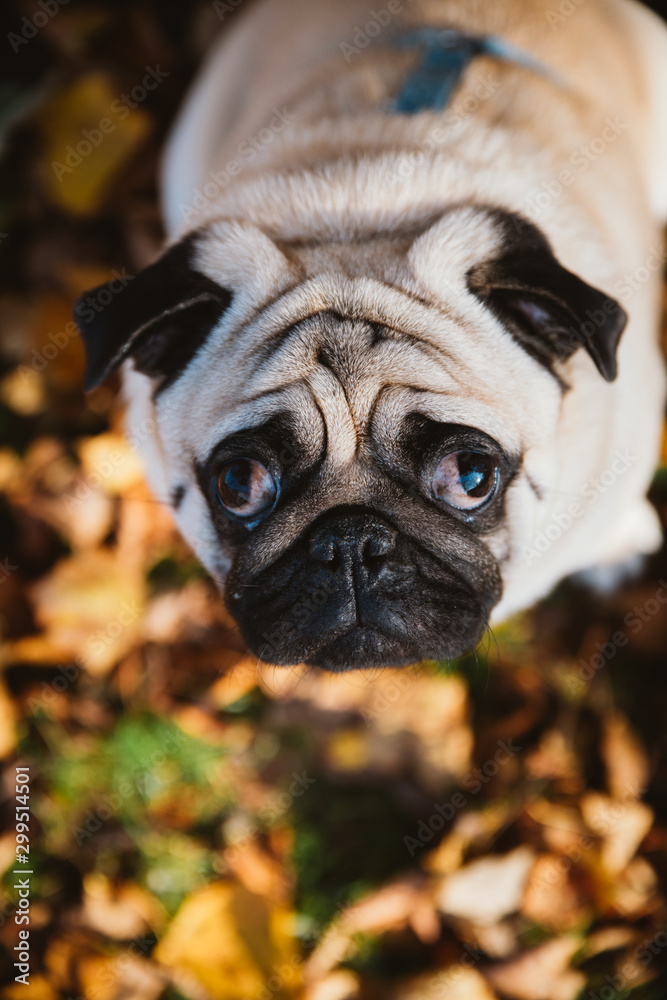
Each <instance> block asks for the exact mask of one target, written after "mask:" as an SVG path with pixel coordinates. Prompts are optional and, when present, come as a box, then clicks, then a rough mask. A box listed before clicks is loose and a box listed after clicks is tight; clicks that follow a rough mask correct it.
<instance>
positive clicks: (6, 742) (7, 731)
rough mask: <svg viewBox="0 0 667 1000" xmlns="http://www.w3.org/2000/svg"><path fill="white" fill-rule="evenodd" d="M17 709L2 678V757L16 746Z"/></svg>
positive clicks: (0, 725)
mask: <svg viewBox="0 0 667 1000" xmlns="http://www.w3.org/2000/svg"><path fill="white" fill-rule="evenodd" d="M16 738H17V732H16V709H15V708H14V704H13V702H12V700H11V698H10V697H9V694H8V693H7V688H6V687H5V684H4V681H1V680H0V757H5V756H7V754H9V753H11V752H12V750H13V749H14V747H15V746H16Z"/></svg>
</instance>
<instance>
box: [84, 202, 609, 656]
mask: <svg viewBox="0 0 667 1000" xmlns="http://www.w3.org/2000/svg"><path fill="white" fill-rule="evenodd" d="M106 291H107V294H106V295H105V297H104V301H106V302H107V303H108V304H106V305H105V306H104V307H103V308H96V309H92V308H90V305H89V304H90V302H91V299H92V301H93V302H101V301H102V297H101V295H100V290H99V289H98V290H95V291H94V292H93V293H89V295H88V296H84V297H83V299H81V300H80V301H79V303H78V304H77V307H76V316H77V320H78V323H79V326H80V329H81V331H82V334H83V337H84V340H85V343H86V348H87V357H88V366H87V375H86V386H87V388H88V389H91V388H93V387H95V386H96V385H98V384H99V383H100V382H101V381H102V380H103V379H104V378H106V376H107V375H108V374H109V373H110V372H111V371H112V370H113V369H115V368H116V367H118V366H119V365H120V364H121V362H125V365H124V376H125V392H126V396H127V399H128V404H129V420H130V436H131V438H132V439H133V441H134V442H135V443H136V444H137V445H138V446H139V448H140V449H141V451H142V452H143V454H144V457H145V460H146V464H147V468H148V473H149V478H150V480H151V483H152V486H153V488H154V490H155V492H156V493H157V494H158V495H160V496H162V497H164V498H168V500H169V502H170V503H171V504H172V506H173V509H174V512H175V516H176V519H177V521H178V523H179V525H180V528H181V530H182V532H183V534H184V536H185V537H186V539H187V540H188V541H189V542H190V544H191V545H192V546H193V548H194V550H195V552H196V553H197V554H198V556H199V558H200V559H201V561H202V562H203V563H204V565H205V566H206V567H207V569H208V570H209V571H210V572H211V574H212V575H213V577H214V578H215V580H216V581H217V582H218V584H219V586H220V587H221V589H223V591H224V594H225V599H226V602H227V606H228V608H229V610H230V612H231V613H232V615H233V616H234V618H235V619H236V621H237V622H238V625H239V627H240V629H241V632H242V634H243V636H244V638H245V640H246V642H247V643H248V645H249V646H250V648H251V649H252V650H253V652H255V653H256V654H257V655H258V656H259V657H261V658H262V659H264V660H267V661H269V662H272V663H276V664H290V663H298V662H301V661H305V662H307V663H309V664H313V665H317V666H320V667H324V668H327V669H329V670H333V671H339V670H344V669H347V668H358V667H366V666H371V665H396V666H398V665H402V664H407V663H412V662H415V661H418V660H421V659H425V658H434V659H443V658H451V657H454V656H457V655H460V654H462V653H464V652H466V651H468V650H470V649H471V648H473V647H474V646H475V645H476V644H477V642H478V641H479V640H480V638H481V637H482V635H483V633H484V632H485V629H486V626H487V621H488V617H489V614H490V613H491V611H492V609H493V607H494V606H495V605H496V603H497V602H498V601H499V599H500V596H501V593H502V588H503V577H504V573H505V572H506V569H507V568H508V567H510V566H511V565H512V564H513V561H516V558H517V552H518V551H519V549H520V546H521V544H522V541H523V540H524V539H525V534H526V530H527V526H529V525H530V523H532V517H533V516H534V512H535V507H536V505H538V504H539V502H540V500H541V492H542V485H543V484H542V480H543V479H544V477H545V476H547V478H548V473H546V472H545V468H546V466H547V465H548V462H549V459H548V456H549V455H550V454H551V453H555V450H556V445H557V439H558V435H559V432H560V428H559V414H560V412H561V404H562V399H563V394H564V393H566V392H568V391H569V385H568V381H567V379H568V377H569V375H570V374H571V372H572V364H573V362H574V361H577V363H578V364H579V365H580V366H582V365H583V368H584V369H586V368H587V366H589V367H590V368H591V370H592V366H593V365H594V366H595V367H596V368H597V369H598V371H599V373H600V375H601V376H602V377H603V378H605V379H607V380H612V379H613V378H614V377H615V360H614V359H615V350H616V345H617V343H618V339H619V337H620V334H621V332H622V330H623V327H624V325H625V321H626V316H625V314H624V312H623V310H622V309H621V308H620V307H619V306H618V304H617V303H616V302H614V301H613V300H611V299H609V298H608V297H607V296H605V295H604V294H603V293H602V292H600V291H597V290H596V289H594V288H592V287H591V286H590V285H588V284H587V283H585V282H584V281H582V280H581V279H580V278H578V277H577V276H576V275H575V274H573V273H571V272H570V271H568V270H566V269H565V268H564V267H563V266H561V264H560V263H559V262H558V260H557V259H556V257H555V256H554V254H553V252H552V250H551V247H550V245H549V243H548V242H547V240H546V239H545V237H544V236H543V235H542V234H541V233H540V231H539V230H538V229H536V228H535V227H534V226H533V225H532V224H531V223H529V222H527V221H525V220H523V219H520V218H518V217H516V216H513V215H510V214H507V213H502V212H499V211H496V210H491V209H488V208H484V207H479V208H477V207H471V206H466V207H459V208H455V209H452V210H450V211H448V212H446V213H445V214H444V215H440V216H439V217H438V218H437V219H424V220H421V222H420V224H419V225H415V223H414V220H413V221H412V222H411V223H410V225H409V226H406V228H405V230H404V231H401V230H400V229H396V228H395V227H394V228H392V230H391V231H388V232H383V231H378V229H377V227H375V228H374V229H373V230H372V231H368V232H363V231H356V232H355V233H354V234H347V236H346V237H345V238H343V237H341V236H340V235H337V234H335V233H333V234H330V235H329V236H327V234H319V235H318V237H317V239H316V240H312V241H309V239H308V236H307V234H305V235H304V236H303V237H302V238H299V239H294V238H292V237H291V236H290V238H289V239H284V238H283V239H281V238H280V236H279V234H276V233H271V234H267V233H266V232H263V231H260V229H258V228H257V227H255V226H253V225H249V224H244V223H239V222H235V221H230V220H221V221H218V222H213V223H210V224H208V225H207V227H206V228H204V229H201V230H198V231H195V232H193V233H191V234H190V235H189V236H188V237H187V238H185V239H184V240H182V241H181V242H179V243H177V244H175V245H172V246H171V247H170V248H169V249H168V250H167V251H166V253H165V254H164V255H163V256H162V258H161V259H160V260H158V261H157V263H155V264H153V265H152V266H151V267H149V268H147V269H146V270H145V271H143V272H142V273H141V274H139V275H138V276H137V277H136V278H134V280H132V281H131V282H130V283H129V284H128V285H127V287H125V288H122V289H118V288H116V289H113V288H112V287H111V286H109V287H108V288H107V289H106ZM579 348H583V349H584V350H583V351H578V349H579ZM575 352H577V354H576V358H573V356H574V355H575ZM571 359H572V360H571ZM596 377H597V376H596ZM545 456H547V458H546V459H545Z"/></svg>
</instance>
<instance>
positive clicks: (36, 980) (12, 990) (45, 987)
mask: <svg viewBox="0 0 667 1000" xmlns="http://www.w3.org/2000/svg"><path fill="white" fill-rule="evenodd" d="M2 996H3V1000H58V994H57V993H56V991H55V990H54V989H53V987H52V986H50V985H49V983H48V982H47V981H46V979H44V977H43V976H34V975H31V976H30V982H29V983H28V985H27V986H24V985H23V983H12V984H11V985H10V986H6V987H5V988H4V990H3V993H2Z"/></svg>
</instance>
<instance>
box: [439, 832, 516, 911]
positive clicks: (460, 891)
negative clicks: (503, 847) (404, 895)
mask: <svg viewBox="0 0 667 1000" xmlns="http://www.w3.org/2000/svg"><path fill="white" fill-rule="evenodd" d="M534 861H535V855H534V853H533V851H532V850H531V849H530V848H529V847H517V849H516V850H515V851H512V852H511V853H510V854H505V855H503V856H491V857H486V858H481V859H480V860H479V861H473V862H472V863H471V864H469V865H466V867H465V868H462V869H461V870H460V871H457V872H454V873H453V874H452V875H449V876H447V877H446V878H445V880H444V883H443V885H442V887H441V889H440V891H439V893H438V896H437V904H438V907H439V908H440V910H442V912H443V913H446V914H448V915H449V916H453V917H462V918H464V919H465V920H470V921H471V922H472V923H474V924H480V925H485V924H487V925H488V924H494V923H496V922H497V921H499V920H502V918H503V917H506V916H508V915H509V914H510V913H515V912H516V911H517V910H518V909H519V908H520V906H521V900H522V897H523V892H524V888H525V885H526V880H527V879H528V875H529V872H530V869H531V868H532V866H533V863H534Z"/></svg>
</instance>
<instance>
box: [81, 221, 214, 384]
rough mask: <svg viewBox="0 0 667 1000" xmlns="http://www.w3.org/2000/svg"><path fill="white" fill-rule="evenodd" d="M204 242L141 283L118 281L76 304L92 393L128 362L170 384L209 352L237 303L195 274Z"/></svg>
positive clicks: (191, 240) (173, 255)
mask: <svg viewBox="0 0 667 1000" xmlns="http://www.w3.org/2000/svg"><path fill="white" fill-rule="evenodd" d="M197 240H198V234H196V233H194V234H192V235H191V236H188V237H186V238H185V239H184V240H183V241H182V242H180V243H177V244H175V245H174V246H173V247H171V248H170V249H169V250H167V252H166V253H165V254H163V256H162V257H160V259H159V260H158V261H156V262H155V264H151V266H150V267H147V268H146V269H145V270H143V271H141V273H140V274H138V275H137V276H136V277H134V278H131V279H128V278H127V277H118V278H114V279H113V280H112V281H110V282H108V283H107V284H106V285H100V286H99V287H98V288H93V289H92V290H91V291H90V292H87V293H86V294H84V295H82V296H81V298H80V299H78V300H77V302H76V304H75V306H74V318H75V320H76V324H77V326H78V328H79V330H80V332H81V336H82V338H83V341H84V344H85V347H86V374H85V380H84V388H85V389H86V391H87V392H89V391H90V390H91V389H95V388H97V386H98V385H100V384H101V383H102V382H103V381H104V380H105V378H107V376H108V375H110V374H111V372H112V371H114V370H115V369H116V368H118V366H119V365H120V364H121V362H122V361H124V360H125V358H127V357H132V358H133V360H134V363H135V366H136V368H137V369H138V370H139V371H141V372H143V373H144V374H146V375H150V376H151V377H153V378H156V379H158V380H160V381H161V382H162V383H165V382H167V381H171V380H172V379H173V378H174V377H175V376H176V375H178V374H179V373H180V372H181V371H182V370H183V369H184V368H185V367H186V366H187V364H188V363H189V361H190V360H191V358H192V357H193V356H194V354H195V353H196V352H197V350H198V349H199V348H200V347H201V346H202V344H203V343H204V341H205V340H206V338H207V337H208V335H209V333H210V332H211V330H212V329H213V327H214V326H215V325H216V323H217V322H218V320H219V319H220V317H221V316H222V314H223V313H224V312H225V310H226V309H227V308H228V307H229V305H230V303H231V300H232V296H231V293H230V292H229V290H228V289H226V288H223V287H221V286H220V285H218V284H217V283H216V282H215V281H212V280H211V279H210V278H208V277H207V276H206V275H205V274H202V273H201V272H200V271H197V270H195V268H194V267H193V260H194V259H195V255H196V249H197Z"/></svg>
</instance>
